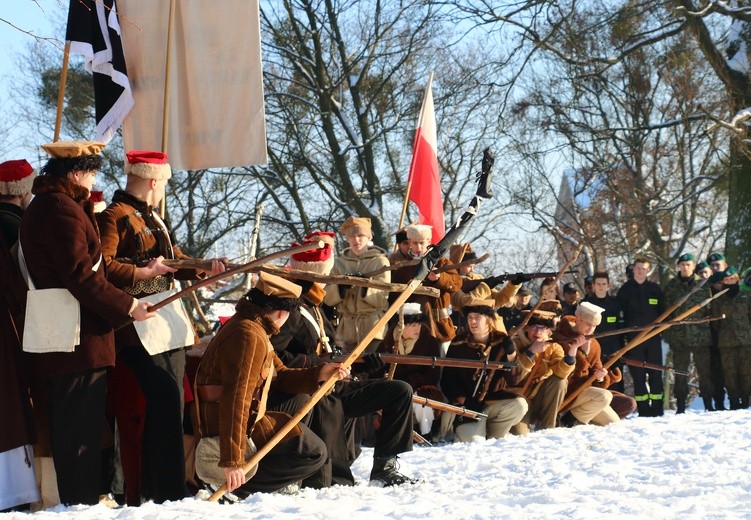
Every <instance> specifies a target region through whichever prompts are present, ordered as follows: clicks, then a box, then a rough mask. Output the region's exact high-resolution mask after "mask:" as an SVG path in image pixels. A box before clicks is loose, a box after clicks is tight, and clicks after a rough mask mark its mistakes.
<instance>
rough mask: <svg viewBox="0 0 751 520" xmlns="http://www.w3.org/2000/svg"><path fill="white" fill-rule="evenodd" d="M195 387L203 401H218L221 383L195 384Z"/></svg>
mask: <svg viewBox="0 0 751 520" xmlns="http://www.w3.org/2000/svg"><path fill="white" fill-rule="evenodd" d="M196 389H197V390H198V398H199V399H200V400H201V401H202V402H204V403H218V402H219V401H220V400H221V398H222V385H196Z"/></svg>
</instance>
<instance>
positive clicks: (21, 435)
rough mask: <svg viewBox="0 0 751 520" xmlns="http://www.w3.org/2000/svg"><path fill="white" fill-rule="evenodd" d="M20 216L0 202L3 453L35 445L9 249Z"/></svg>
mask: <svg viewBox="0 0 751 520" xmlns="http://www.w3.org/2000/svg"><path fill="white" fill-rule="evenodd" d="M21 214H22V211H21V208H19V207H18V206H15V205H13V204H5V203H0V395H2V399H0V420H2V423H3V427H2V428H0V452H4V451H8V450H12V449H14V448H18V447H19V446H23V445H25V444H31V443H32V442H34V420H33V415H32V409H31V399H30V397H29V383H28V377H27V374H26V365H25V362H24V359H23V356H22V355H21V343H20V341H19V338H18V336H17V334H20V330H19V329H18V327H17V326H16V321H17V320H18V319H19V316H18V315H17V314H16V313H15V312H14V311H13V307H14V305H15V304H14V300H15V296H14V295H13V294H12V293H13V292H14V291H13V286H14V280H12V279H11V274H12V273H13V272H14V270H15V269H14V266H13V261H12V260H11V254H10V247H11V246H12V245H13V244H14V243H15V242H16V240H17V237H18V228H19V226H20V225H21ZM6 238H9V239H11V240H12V242H10V241H6ZM21 319H22V318H21Z"/></svg>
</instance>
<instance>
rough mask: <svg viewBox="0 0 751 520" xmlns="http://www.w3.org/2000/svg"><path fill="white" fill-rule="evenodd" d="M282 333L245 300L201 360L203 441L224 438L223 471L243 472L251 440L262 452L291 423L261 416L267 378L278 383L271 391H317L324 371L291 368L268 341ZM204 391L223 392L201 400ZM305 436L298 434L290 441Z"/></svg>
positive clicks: (275, 414)
mask: <svg viewBox="0 0 751 520" xmlns="http://www.w3.org/2000/svg"><path fill="white" fill-rule="evenodd" d="M277 331H278V329H277V327H276V326H275V325H274V324H273V322H271V321H270V320H268V319H267V318H266V317H265V316H264V315H263V313H262V311H261V310H260V309H259V308H258V307H256V306H254V305H252V304H251V303H249V302H247V301H246V300H240V303H238V305H237V313H236V314H235V315H234V316H232V318H230V319H229V321H228V322H227V323H225V324H224V326H222V328H220V329H219V331H218V332H217V334H216V336H214V339H213V340H211V343H210V344H209V346H208V347H207V348H206V353H205V354H204V355H203V359H201V364H200V365H199V367H198V373H197V374H196V387H197V388H198V396H197V400H198V403H199V407H198V409H199V412H198V413H199V418H200V427H201V435H202V436H203V437H214V436H219V450H220V460H219V466H221V467H231V468H238V467H242V466H243V465H244V464H245V448H246V437H247V436H248V435H250V436H251V438H252V439H253V442H254V443H255V444H256V446H257V447H259V448H260V447H261V446H263V445H264V444H266V442H268V440H269V439H270V438H271V437H272V436H273V435H274V434H275V433H276V432H277V431H278V430H279V429H280V428H281V427H282V426H283V425H284V423H285V422H287V420H288V419H289V415H287V414H285V413H280V412H268V411H267V412H266V413H265V414H263V415H260V414H259V411H260V403H261V402H262V401H263V402H265V401H266V398H267V395H264V392H263V389H264V383H265V382H266V378H268V377H274V384H273V387H272V388H273V389H274V390H277V391H280V392H284V393H288V394H296V393H308V394H312V393H314V392H315V391H316V390H317V389H318V386H319V385H318V376H319V373H320V368H318V367H316V368H310V369H294V368H287V367H285V366H284V364H283V363H282V362H281V361H280V360H279V358H278V357H277V355H276V354H275V353H274V349H273V347H272V346H271V343H270V342H269V335H271V334H274V333H276V332H277ZM274 374H276V375H274ZM202 386H206V387H213V388H218V389H219V394H220V395H219V396H218V397H217V399H211V400H209V399H206V398H202V397H200V396H201V393H202V388H201V387H202ZM300 433H301V430H300V429H299V428H295V429H293V430H292V432H290V434H288V435H287V438H291V437H293V436H295V435H299V434H300Z"/></svg>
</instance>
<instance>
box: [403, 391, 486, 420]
mask: <svg viewBox="0 0 751 520" xmlns="http://www.w3.org/2000/svg"><path fill="white" fill-rule="evenodd" d="M412 402H413V403H416V404H419V405H421V406H429V407H430V408H433V409H434V410H440V411H442V412H450V413H453V414H456V415H461V416H462V417H466V418H468V419H480V418H485V419H487V417H488V416H487V414H484V413H482V412H476V411H474V410H469V409H467V408H464V407H463V406H455V405H453V404H448V403H442V402H441V401H436V400H434V399H428V398H427V397H422V396H420V395H413V396H412Z"/></svg>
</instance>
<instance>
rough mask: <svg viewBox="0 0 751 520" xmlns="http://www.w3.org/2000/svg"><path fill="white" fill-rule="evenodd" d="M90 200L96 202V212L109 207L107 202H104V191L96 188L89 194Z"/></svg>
mask: <svg viewBox="0 0 751 520" xmlns="http://www.w3.org/2000/svg"><path fill="white" fill-rule="evenodd" d="M89 200H90V201H91V202H93V203H94V213H101V212H102V211H104V210H105V209H106V208H107V203H106V202H104V192H102V191H99V190H94V191H92V192H91V193H90V194H89Z"/></svg>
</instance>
